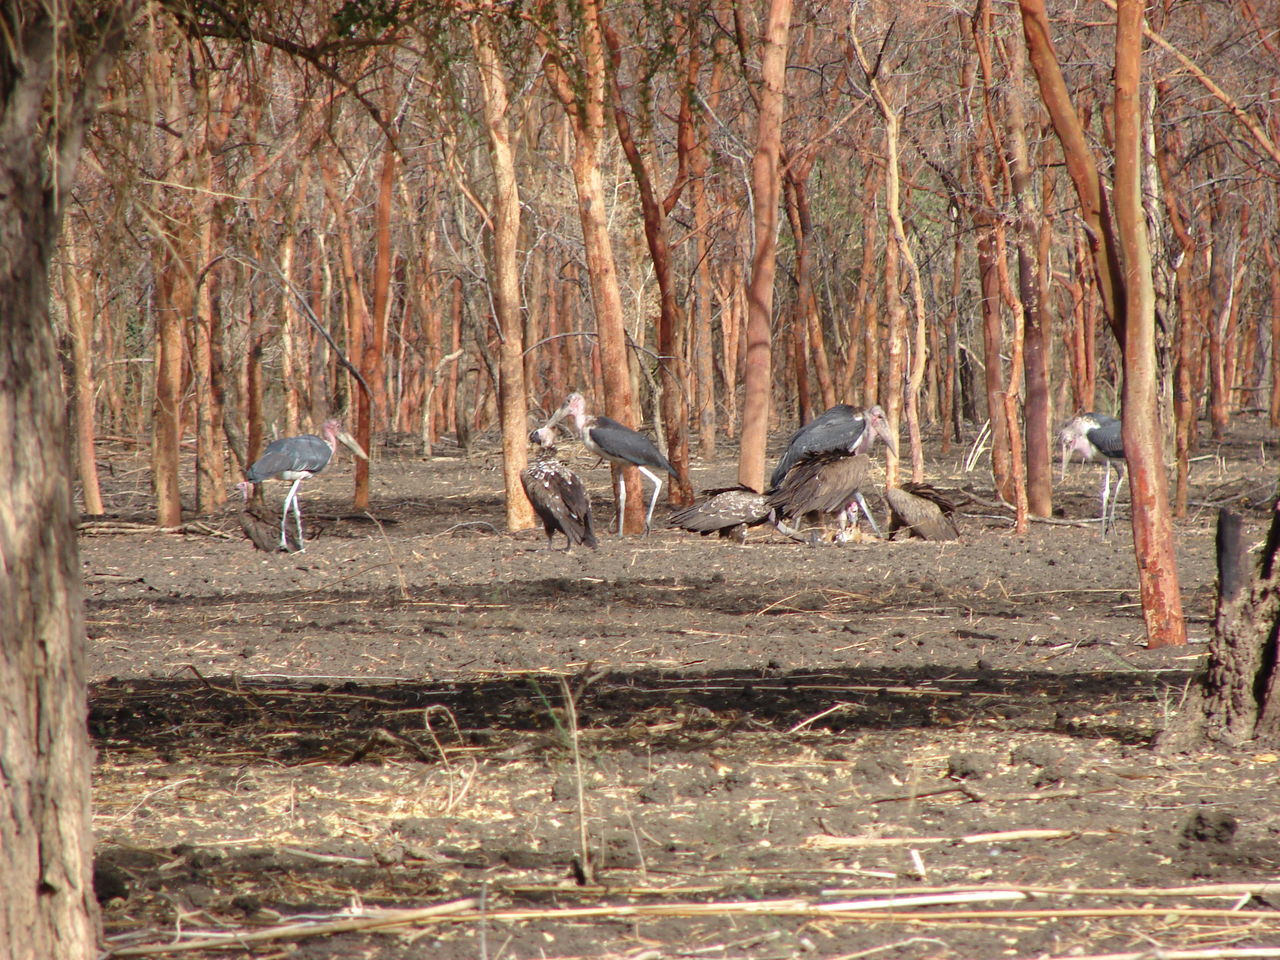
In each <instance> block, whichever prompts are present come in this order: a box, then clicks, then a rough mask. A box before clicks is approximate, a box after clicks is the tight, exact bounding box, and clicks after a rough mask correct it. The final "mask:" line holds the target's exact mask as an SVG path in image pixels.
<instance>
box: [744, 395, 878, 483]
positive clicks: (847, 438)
mask: <svg viewBox="0 0 1280 960" xmlns="http://www.w3.org/2000/svg"><path fill="white" fill-rule="evenodd" d="M868 427H870V429H867V428H868ZM877 437H879V438H880V439H881V440H883V441H884V442H885V445H886V446H887V447H888V448H889V449H890V450H892V451H893V452H894V453H895V454H896V453H897V452H898V444H897V442H896V441H895V440H894V436H893V433H892V432H891V431H890V430H889V420H888V418H887V417H886V416H885V413H884V410H883V409H882V408H881V407H880V406H879V405H878V404H877V405H876V406H873V407H869V408H867V409H866V410H865V411H864V410H859V409H858V408H857V407H851V406H850V405H849V404H847V403H837V404H836V405H835V406H834V407H832V408H831V409H829V410H826V411H824V412H823V413H822V414H820V415H819V416H817V417H814V418H813V419H812V420H810V421H809V422H808V423H806V424H805V425H804V426H803V427H801V428H800V429H799V430H797V431H796V432H795V433H793V434H792V435H791V439H790V440H788V441H787V449H786V450H784V451H783V453H782V459H780V460H779V461H778V465H777V466H776V467H774V470H773V475H772V476H770V477H769V486H770V487H777V486H778V485H779V484H781V483H782V480H783V478H784V477H785V476H786V475H787V471H788V470H790V469H791V468H792V467H793V466H795V465H796V463H798V462H799V461H800V460H801V459H802V458H804V457H806V456H808V455H810V454H815V453H836V452H839V453H840V454H841V455H849V454H859V453H870V452H871V448H872V446H873V445H874V444H875V442H876V438H877Z"/></svg>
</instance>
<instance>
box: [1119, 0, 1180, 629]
mask: <svg viewBox="0 0 1280 960" xmlns="http://www.w3.org/2000/svg"><path fill="white" fill-rule="evenodd" d="M1118 6H1119V13H1118V16H1117V23H1116V68H1115V89H1116V100H1115V116H1116V148H1115V150H1116V163H1115V185H1114V189H1113V202H1114V203H1115V210H1116V217H1115V225H1116V233H1117V241H1118V242H1117V247H1118V249H1119V252H1120V258H1121V263H1122V265H1123V270H1124V273H1123V276H1124V284H1123V285H1122V290H1123V293H1124V298H1125V304H1124V310H1123V315H1124V317H1125V337H1124V394H1123V407H1122V410H1123V414H1122V416H1121V421H1122V423H1123V436H1124V450H1125V458H1126V461H1127V463H1128V473H1129V492H1130V498H1131V502H1132V510H1133V549H1134V553H1135V554H1136V555H1137V561H1138V584H1139V589H1140V591H1141V594H1142V613H1143V616H1144V617H1145V619H1146V623H1147V646H1148V647H1163V646H1176V645H1181V644H1185V643H1186V642H1187V628H1186V621H1185V620H1184V619H1183V616H1182V592H1181V589H1180V587H1179V584H1178V565H1177V557H1176V555H1175V554H1174V549H1173V518H1172V516H1171V515H1170V512H1169V490H1168V478H1167V476H1166V474H1165V469H1164V455H1163V450H1164V445H1163V443H1162V442H1161V437H1162V435H1161V429H1160V418H1159V411H1158V409H1157V405H1156V343H1155V331H1156V316H1155V290H1154V287H1153V285H1152V274H1151V252H1150V250H1149V249H1148V246H1147V228H1146V219H1145V216H1144V212H1143V203H1142V137H1141V133H1142V112H1141V110H1140V104H1139V96H1138V92H1139V86H1140V82H1141V76H1142V7H1143V5H1142V0H1120V2H1119V5H1118Z"/></svg>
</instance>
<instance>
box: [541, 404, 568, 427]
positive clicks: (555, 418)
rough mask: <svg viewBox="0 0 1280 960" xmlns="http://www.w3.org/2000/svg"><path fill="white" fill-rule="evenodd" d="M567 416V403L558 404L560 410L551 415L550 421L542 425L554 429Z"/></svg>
mask: <svg viewBox="0 0 1280 960" xmlns="http://www.w3.org/2000/svg"><path fill="white" fill-rule="evenodd" d="M568 415H569V401H568V400H566V401H565V402H564V403H562V404H560V409H559V410H557V411H556V412H555V413H553V414H552V415H551V419H550V420H548V421H547V422H546V423H544V424H543V426H544V427H554V426H555V425H556V424H558V423H559V422H560V421H561V420H563V419H564V418H565V417H567V416H568Z"/></svg>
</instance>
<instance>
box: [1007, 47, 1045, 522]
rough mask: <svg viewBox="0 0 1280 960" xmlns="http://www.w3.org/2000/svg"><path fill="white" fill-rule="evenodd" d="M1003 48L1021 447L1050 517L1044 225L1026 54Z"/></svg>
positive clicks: (1030, 488) (1033, 490) (1036, 499)
mask: <svg viewBox="0 0 1280 960" xmlns="http://www.w3.org/2000/svg"><path fill="white" fill-rule="evenodd" d="M1006 49H1007V50H1008V55H1009V57H1008V59H1009V63H1010V74H1011V81H1010V82H1011V86H1012V89H1011V90H1010V93H1009V96H1008V97H1007V98H1006V102H1007V103H1008V110H1009V114H1008V123H1007V127H1008V131H1009V133H1008V136H1009V168H1010V183H1011V185H1012V188H1013V196H1014V200H1015V202H1016V203H1017V208H1018V219H1017V224H1016V226H1015V238H1016V239H1015V245H1016V248H1017V252H1018V290H1017V297H1018V300H1019V301H1020V302H1021V304H1022V333H1023V342H1022V350H1023V354H1022V356H1023V371H1022V372H1023V379H1024V381H1025V383H1026V400H1025V403H1024V406H1023V417H1024V419H1025V421H1026V424H1025V431H1024V445H1025V449H1026V477H1027V483H1026V486H1027V508H1028V510H1029V511H1030V512H1031V513H1033V514H1035V515H1036V516H1039V517H1048V516H1051V515H1052V514H1053V465H1052V462H1051V460H1050V451H1051V449H1052V444H1051V442H1050V434H1051V432H1052V424H1051V423H1050V406H1051V404H1050V402H1049V357H1048V349H1047V348H1048V330H1047V327H1048V325H1047V324H1046V323H1045V322H1044V305H1043V303H1042V300H1041V288H1042V284H1041V282H1040V280H1041V259H1040V251H1041V244H1040V243H1039V240H1040V238H1041V234H1042V230H1040V229H1038V226H1042V225H1043V223H1044V216H1045V211H1044V210H1041V211H1037V210H1036V205H1035V200H1034V187H1033V183H1032V176H1033V171H1032V167H1031V155H1030V152H1029V150H1028V148H1027V128H1026V125H1027V118H1026V111H1025V107H1024V102H1023V101H1024V97H1025V96H1026V93H1025V90H1024V87H1023V80H1024V77H1023V74H1024V72H1025V71H1024V69H1023V68H1024V66H1025V62H1026V51H1025V50H1024V48H1023V47H1022V45H1021V44H1019V43H1011V44H1009V45H1008V46H1007V48H1006ZM1037 214H1038V215H1037ZM1037 220H1039V224H1037ZM1046 246H1047V244H1046ZM1046 252H1047V250H1046Z"/></svg>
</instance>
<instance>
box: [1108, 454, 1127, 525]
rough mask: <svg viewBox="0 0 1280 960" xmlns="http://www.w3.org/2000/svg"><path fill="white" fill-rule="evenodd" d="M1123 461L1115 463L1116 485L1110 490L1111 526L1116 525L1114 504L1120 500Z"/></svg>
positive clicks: (1123, 471)
mask: <svg viewBox="0 0 1280 960" xmlns="http://www.w3.org/2000/svg"><path fill="white" fill-rule="evenodd" d="M1124 475H1125V463H1124V462H1123V461H1121V462H1120V463H1117V464H1116V485H1115V487H1114V488H1113V489H1112V491H1111V526H1112V527H1114V526H1115V525H1116V505H1117V504H1118V503H1119V502H1120V481H1121V480H1123V479H1124Z"/></svg>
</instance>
